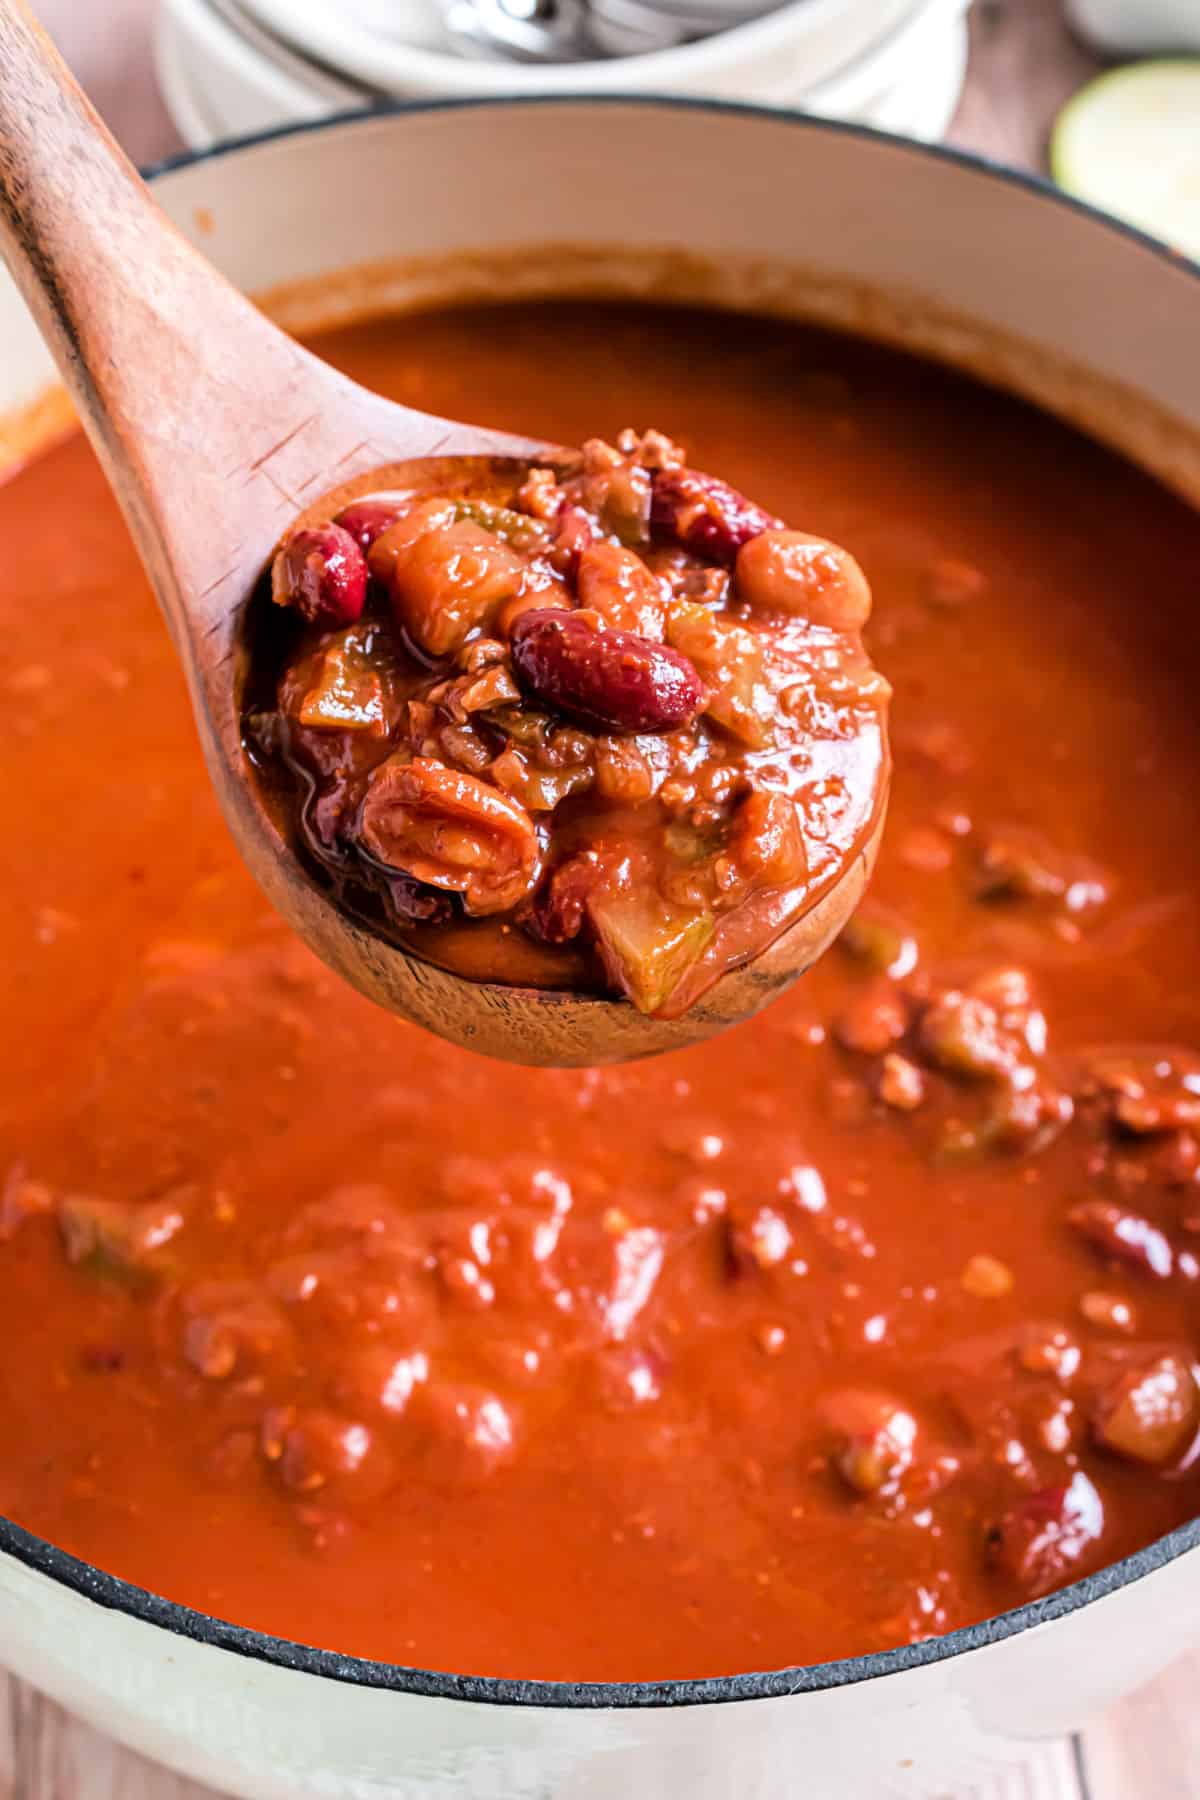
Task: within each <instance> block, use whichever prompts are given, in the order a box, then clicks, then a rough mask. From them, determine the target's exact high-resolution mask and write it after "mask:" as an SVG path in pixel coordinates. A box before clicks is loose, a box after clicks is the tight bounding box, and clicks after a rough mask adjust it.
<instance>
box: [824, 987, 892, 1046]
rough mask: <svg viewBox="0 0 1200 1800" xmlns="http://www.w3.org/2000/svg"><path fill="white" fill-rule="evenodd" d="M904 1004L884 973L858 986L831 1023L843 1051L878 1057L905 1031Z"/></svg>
mask: <svg viewBox="0 0 1200 1800" xmlns="http://www.w3.org/2000/svg"><path fill="white" fill-rule="evenodd" d="M908 1022H909V1012H908V1004H907V1002H906V1000H905V998H904V995H903V994H902V993H901V992H900V990H899V988H897V987H894V986H893V984H892V983H891V982H890V981H889V980H888V979H887V977H886V976H885V975H880V976H876V977H875V979H873V980H872V981H870V982H868V984H867V985H866V987H863V988H860V989H859V990H858V991H857V992H856V993H855V994H854V995H853V996H852V997H851V999H850V1000H849V1001H848V1003H847V1004H846V1005H845V1006H844V1007H843V1008H842V1011H841V1012H840V1013H839V1014H838V1016H837V1018H836V1019H835V1020H834V1022H833V1035H834V1037H835V1038H836V1039H837V1041H838V1043H839V1044H841V1045H842V1046H843V1047H844V1048H845V1049H847V1050H857V1051H859V1052H861V1054H863V1055H864V1056H882V1055H883V1053H884V1051H885V1050H890V1049H891V1048H892V1046H893V1044H897V1043H899V1041H900V1039H901V1038H902V1037H903V1036H904V1034H905V1032H906V1031H907V1030H908Z"/></svg>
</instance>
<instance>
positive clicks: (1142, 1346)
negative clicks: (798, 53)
mask: <svg viewBox="0 0 1200 1800" xmlns="http://www.w3.org/2000/svg"><path fill="white" fill-rule="evenodd" d="M322 347H323V348H324V349H325V351H326V352H327V353H328V354H330V355H331V356H332V357H333V358H334V360H336V361H338V362H340V363H342V364H343V365H344V366H345V367H347V368H348V369H349V370H350V371H351V373H352V374H354V375H356V376H357V377H359V378H360V379H365V380H366V381H368V382H370V383H372V384H374V385H376V386H378V387H380V388H383V389H385V390H388V391H391V392H393V393H395V394H396V395H397V396H398V397H401V398H403V399H407V400H409V401H412V402H414V403H416V404H419V405H422V406H426V407H430V408H434V409H437V410H440V411H443V412H446V413H447V414H450V415H451V416H476V414H479V415H483V416H487V415H490V416H491V418H492V419H493V420H494V422H495V423H496V424H498V425H503V424H506V423H514V422H518V421H519V422H521V423H522V425H524V426H530V425H532V426H533V427H534V428H537V429H540V430H541V431H543V432H544V433H545V435H546V436H547V437H548V438H552V439H555V440H558V441H563V442H571V441H579V440H580V439H582V437H584V436H585V435H586V434H587V433H588V432H589V431H593V430H597V429H598V430H600V431H602V432H604V433H607V434H610V435H611V434H613V433H615V432H617V431H618V430H619V429H620V428H621V427H622V425H623V424H624V423H625V421H626V420H627V419H628V418H630V417H654V418H658V419H662V420H669V421H670V422H671V425H672V427H673V429H676V430H677V431H678V432H679V433H680V435H681V437H685V438H686V439H687V441H688V443H689V444H690V445H691V446H692V449H693V453H694V455H695V457H696V460H697V462H698V463H699V464H700V465H701V466H707V467H713V468H718V469H721V470H722V471H724V472H727V473H728V475H729V477H730V479H731V480H732V481H734V482H736V484H737V486H738V487H739V489H741V490H742V491H743V492H745V493H748V494H752V495H754V496H755V498H756V500H757V501H758V502H759V503H761V504H762V506H763V507H765V508H766V509H767V510H768V511H769V512H770V513H771V514H772V515H775V516H778V517H780V518H789V519H791V518H795V519H804V520H810V519H811V520H819V521H820V528H821V529H822V531H824V532H827V533H828V534H829V536H830V537H832V538H834V539H836V540H837V541H839V542H843V543H846V544H850V545H852V546H853V547H854V549H855V552H856V555H857V556H858V557H859V558H860V559H861V561H862V563H863V565H864V567H866V568H867V569H868V570H869V571H870V574H871V579H872V584H873V588H874V593H875V614H874V617H873V619H872V622H871V624H870V627H869V631H868V643H869V647H870V649H871V652H872V655H873V657H874V659H875V661H876V662H877V664H878V666H879V667H880V668H881V669H882V670H883V672H884V674H885V675H886V677H887V678H888V680H889V681H890V682H891V683H892V685H893V687H894V690H895V702H894V719H895V726H896V729H895V749H896V755H897V771H896V779H895V785H894V791H893V800H892V810H891V818H890V824H889V829H888V833H887V838H886V843H885V847H884V850H883V853H882V857H881V861H880V866H879V870H878V874H877V877H876V880H875V883H874V886H873V889H872V893H871V896H870V898H869V901H868V903H867V904H866V905H865V906H864V908H863V910H862V912H861V913H860V915H859V916H858V918H857V919H856V920H855V922H854V923H853V924H852V926H851V927H850V929H849V930H848V931H847V933H846V934H845V937H844V940H843V941H842V943H841V944H840V945H839V946H837V947H835V949H834V950H833V951H831V952H830V954H829V955H828V956H827V957H826V958H825V959H824V961H823V962H822V963H821V964H820V965H819V966H818V967H817V968H816V969H814V970H813V971H812V972H811V973H810V974H809V975H807V976H806V977H805V979H804V981H803V982H802V983H801V984H800V986H799V987H798V988H797V989H796V990H795V992H794V993H793V994H791V995H790V996H788V997H787V998H786V999H784V1000H782V1001H781V1002H779V1003H778V1004H777V1005H776V1006H774V1007H772V1008H771V1009H770V1010H769V1011H768V1012H767V1013H766V1014H765V1015H763V1016H762V1017H760V1018H759V1019H756V1020H754V1021H753V1022H751V1023H748V1024H747V1025H745V1026H742V1027H740V1028H738V1029H737V1030H735V1031H732V1032H730V1033H728V1034H727V1035H726V1036H725V1037H723V1038H721V1039H719V1040H717V1041H715V1042H713V1043H709V1044H706V1045H705V1046H703V1047H701V1048H697V1049H694V1050H690V1051H687V1052H683V1053H680V1054H678V1055H675V1056H671V1057H667V1058H663V1059H660V1060H659V1061H658V1062H656V1063H651V1064H641V1065H637V1066H635V1067H629V1068H610V1069H604V1070H599V1071H593V1072H587V1071H582V1072H581V1071H554V1072H546V1071H539V1072H537V1073H536V1074H534V1073H532V1072H530V1071H527V1070H522V1069H516V1068H505V1067H500V1066H498V1065H496V1064H493V1063H490V1062H485V1061H483V1060H482V1059H477V1058H473V1057H472V1056H470V1055H468V1054H466V1053H464V1052H461V1051H457V1050H454V1049H451V1048H449V1047H448V1046H446V1045H445V1044H442V1043H438V1042H434V1041H433V1040H432V1039H430V1038H428V1037H426V1036H423V1035H422V1034H420V1033H419V1032H417V1031H415V1030H411V1029H408V1028H406V1027H403V1026H401V1025H399V1024H398V1023H396V1022H395V1021H394V1020H392V1019H390V1018H389V1017H387V1016H386V1015H384V1014H383V1013H381V1012H378V1011H376V1010H375V1009H374V1008H372V1007H371V1006H370V1005H368V1004H367V1003H366V1002H365V1001H363V1000H360V999H359V998H358V997H356V996H355V995H354V994H353V993H351V992H349V991H348V990H347V989H345V988H344V987H342V986H341V985H340V984H339V983H338V982H337V980H336V978H335V977H334V976H332V975H331V974H330V973H329V972H328V971H326V970H325V969H324V968H322V967H321V966H319V965H318V964H317V963H316V962H315V961H314V960H313V959H312V958H311V956H309V955H308V953H307V952H306V951H305V950H304V949H303V948H302V947H301V946H300V945H299V944H298V942H297V941H296V940H294V939H293V938H292V937H290V936H289V934H288V933H287V931H286V929H285V928H284V927H283V926H282V924H281V923H280V921H279V920H278V919H277V918H276V917H275V915H274V914H273V913H272V912H271V911H270V909H269V908H268V907H267V905H266V903H265V902H264V901H263V900H262V899H261V898H260V896H259V895H258V893H257V891H256V890H255V889H254V888H253V886H252V884H251V882H250V880H249V878H248V877H247V876H246V874H245V873H244V871H243V870H242V868H241V866H240V864H239V863H238V861H237V858H236V854H235V852H234V850H233V848H232V846H231V845H230V843H229V842H228V839H227V837H226V834H225V830H224V827H223V825H222V823H221V821H220V818H219V816H218V814H217V810H216V806H215V803H214V802H213V800H212V797H211V794H210V792H209V789H208V786H207V783H206V780H205V776H204V772H203V769H202V766H201V761H200V757H199V753H198V751H197V749H196V747H195V745H194V743H193V741H192V731H191V726H190V723H189V720H188V716H187V708H186V705H185V703H184V696H183V694H182V692H181V691H180V683H179V678H178V675H177V672H176V670H175V668H174V666H173V661H172V658H171V654H170V650H169V647H168V645H167V642H166V639H165V634H164V633H163V631H162V628H161V625H160V623H159V621H158V619H157V617H156V615H155V613H154V609H153V605H152V601H151V598H150V596H149V593H148V591H147V589H146V586H145V583H144V580H143V578H142V576H141V573H140V571H139V569H138V567H137V564H136V560H135V558H134V555H133V552H132V550H131V548H130V546H129V544H128V541H127V539H126V537H125V535H124V532H123V530H122V528H121V525H120V522H119V520H118V518H117V515H116V511H115V508H114V506H113V504H112V502H111V500H110V498H109V495H108V493H107V490H106V488H105V486H104V483H103V480H102V478H101V476H100V474H99V473H98V471H97V469H96V468H95V466H94V464H93V463H92V461H91V459H90V457H89V455H88V453H87V452H86V450H85V449H84V447H83V446H82V444H81V443H79V442H73V443H71V444H68V445H67V446H65V447H64V448H61V449H59V450H57V451H55V452H53V453H52V454H51V455H48V456H46V457H44V458H42V459H41V460H40V461H38V462H36V463H35V464H33V465H32V466H31V467H29V468H28V469H26V470H25V471H24V472H23V473H21V474H19V475H17V476H16V477H15V478H14V479H13V480H12V481H11V482H10V483H9V485H8V486H7V487H6V488H4V489H3V490H2V491H0V526H2V528H3V530H4V532H5V533H6V537H7V541H8V542H9V544H10V545H15V546H17V547H19V551H20V554H19V555H12V556H10V557H8V558H7V559H5V562H4V564H3V566H2V567H0V617H2V618H3V620H4V629H5V651H4V659H3V664H2V666H0V691H2V692H3V695H4V716H5V722H6V727H7V729H6V732H5V735H4V740H3V743H2V745H0V770H2V771H3V772H2V775H0V781H2V784H3V791H4V794H5V799H6V803H7V807H8V819H9V829H8V831H7V832H6V834H5V839H4V845H3V849H2V851H0V858H2V861H3V869H4V889H5V893H6V897H7V905H6V909H5V915H4V921H3V928H2V929H3V933H4V940H3V966H4V968H5V971H6V1009H5V1018H6V1023H7V1026H8V1029H7V1031H6V1032H5V1034H4V1038H3V1041H2V1043H0V1305H2V1306H3V1308H4V1312H5V1317H6V1320H7V1322H8V1328H7V1330H6V1332H5V1334H4V1338H3V1342H2V1343H0V1442H2V1443H3V1451H2V1452H0V1508H2V1509H3V1510H4V1511H5V1512H6V1513H8V1514H11V1515H12V1516H13V1517H15V1518H17V1519H18V1520H19V1521H20V1522H21V1523H23V1524H25V1525H27V1526H29V1527H31V1528H32V1529H34V1530H36V1531H38V1532H41V1533H42V1534H44V1535H45V1536H47V1537H49V1538H51V1539H53V1540H54V1541H55V1542H58V1543H61V1544H63V1545H65V1546H66V1547H67V1548H68V1549H70V1550H72V1551H74V1552H76V1553H77V1554H79V1555H82V1556H84V1557H87V1558H89V1559H90V1560H92V1561H94V1562H96V1563H99V1564H100V1565H102V1566H104V1567H107V1568H110V1569H113V1570H115V1571H117V1572H118V1573H120V1574H122V1575H126V1576H129V1577H131V1578H133V1579H134V1580H136V1581H139V1582H142V1583H144V1584H145V1585H147V1586H149V1587H151V1588H153V1589H156V1590H158V1591H160V1592H162V1593H165V1594H168V1595H170V1596H172V1597H173V1598H176V1599H179V1600H182V1601H187V1602H190V1603H192V1604H193V1605H196V1606H199V1607H202V1608H204V1609H206V1610H208V1611H211V1612H214V1613H217V1614H219V1615H223V1616H225V1617H227V1618H232V1619H235V1620H237V1621H239V1622H242V1623H245V1624H249V1625H255V1626H259V1627H263V1628H265V1629H268V1630H272V1631H276V1632H280V1633H284V1634H286V1635H290V1636H293V1637H296V1638H299V1639H302V1640H305V1641H308V1642H310V1643H316V1644H322V1645H328V1646H332V1647H334V1648H337V1649H340V1650H344V1651H357V1652H361V1653H364V1654H367V1655H372V1656H378V1657H386V1658H392V1659H395V1660H398V1661H402V1662H407V1663H415V1664H421V1665H424V1666H432V1667H441V1668H446V1669H457V1670H469V1671H471V1672H474V1673H479V1674H506V1675H535V1676H549V1677H553V1676H558V1677H597V1678H600V1677H609V1678H627V1679H632V1678H637V1677H647V1678H654V1677H667V1676H688V1675H702V1674H712V1673H727V1672H732V1671H735V1670H743V1669H749V1668H763V1667H770V1666H780V1665H784V1664H788V1663H796V1662H805V1661H816V1660H821V1659H824V1658H827V1657H834V1656H842V1655H847V1654H852V1653H856V1652H860V1651H866V1650H873V1649H878V1648H881V1647H884V1646H887V1645H892V1644H898V1643H904V1642H908V1641H912V1640H914V1639H918V1638H921V1637H925V1636H928V1635H930V1634H933V1633H937V1632H940V1631H944V1630H946V1629H949V1628H951V1627H953V1626H956V1625H960V1624H963V1623H965V1622H967V1621H969V1620H973V1619H978V1618H980V1617H983V1616H985V1615H987V1614H989V1613H993V1612H997V1611H1000V1610H1003V1609H1005V1608H1007V1607H1011V1606H1013V1605H1016V1604H1018V1603H1019V1602H1021V1601H1023V1600H1025V1599H1027V1598H1029V1597H1030V1596H1032V1595H1036V1594H1041V1593H1045V1592H1046V1591H1048V1590H1049V1589H1051V1588H1053V1587H1054V1586H1056V1585H1058V1584H1061V1583H1063V1582H1065V1581H1069V1580H1071V1579H1073V1578H1074V1577H1075V1576H1077V1575H1079V1574H1081V1573H1083V1572H1085V1571H1087V1570H1090V1569H1093V1568H1095V1567H1097V1566H1099V1565H1101V1564H1103V1563H1105V1562H1107V1561H1111V1560H1113V1559H1115V1558H1117V1557H1119V1556H1122V1555H1124V1554H1126V1553H1127V1552H1129V1551H1131V1550H1132V1549H1134V1548H1136V1547H1137V1546H1139V1545H1141V1544H1144V1543H1146V1542H1148V1541H1149V1540H1151V1539H1152V1538H1154V1537H1156V1536H1158V1535H1159V1534H1160V1533H1162V1532H1163V1531H1166V1530H1167V1529H1169V1528H1170V1527H1172V1526H1174V1525H1176V1524H1178V1523H1179V1522H1180V1521H1182V1520H1184V1519H1186V1518H1188V1517H1190V1516H1191V1515H1192V1514H1193V1513H1194V1511H1195V1509H1196V1504H1197V1498H1198V1480H1200V1474H1198V1472H1197V1465H1196V1464H1195V1462H1194V1461H1193V1458H1194V1454H1195V1446H1196V1440H1197V1431H1198V1427H1200V1390H1198V1388H1197V1385H1196V1381H1197V1378H1196V1368H1195V1365H1196V1361H1197V1353H1198V1350H1200V1326H1198V1323H1197V1320H1198V1316H1200V1315H1198V1313H1197V1298H1198V1294H1200V1288H1198V1278H1200V1054H1198V1052H1200V983H1198V981H1197V975H1198V972H1200V843H1198V842H1197V838H1196V833H1195V830H1194V818H1193V811H1194V793H1195V786H1196V781H1197V775H1198V772H1200V741H1198V739H1197V733H1196V727H1195V719H1194V706H1193V695H1194V690H1195V682H1196V675H1197V669H1196V666H1195V665H1196V662H1197V659H1198V656H1200V649H1198V646H1197V642H1196V636H1195V628H1194V621H1193V618H1192V611H1193V608H1192V597H1193V593H1194V587H1195V571H1196V568H1197V566H1198V564H1200V521H1197V519H1196V518H1195V516H1194V515H1192V514H1191V513H1189V512H1188V511H1187V510H1186V509H1185V508H1184V507H1183V506H1182V505H1180V504H1178V503H1177V502H1175V501H1173V500H1171V499H1169V498H1168V497H1167V496H1166V495H1165V494H1164V493H1162V492H1161V491H1160V490H1158V489H1157V488H1156V487H1154V485H1153V484H1152V483H1150V482H1149V481H1147V480H1145V479H1144V478H1142V477H1141V476H1140V475H1138V474H1137V473H1136V472H1134V471H1133V470H1131V469H1130V468H1128V467H1127V466H1125V465H1124V464H1122V463H1121V462H1119V461H1118V460H1116V459H1115V458H1113V457H1112V456H1110V455H1108V454H1106V453H1104V452H1102V451H1101V450H1099V449H1097V448H1096V447H1094V446H1092V445H1090V444H1088V443H1086V442H1084V441H1082V440H1081V439H1079V438H1077V437H1075V436H1073V435H1072V434H1070V433H1069V432H1067V431H1065V430H1063V429H1061V428H1059V427H1058V426H1056V425H1054V424H1053V423H1051V422H1049V421H1047V420H1046V419H1044V418H1042V417H1040V416H1038V415H1037V414H1036V413H1034V412H1032V411H1031V410H1029V409H1027V408H1025V407H1023V406H1021V405H1019V404H1017V403H1015V402H1013V401H1011V400H1008V399H1005V398H1003V397H1000V396H998V395H996V394H994V393H991V392H987V391H985V390H983V389H980V388H977V387H974V386H972V385H970V384H969V383H967V382H965V381H962V380H960V379H957V378H955V377H953V376H951V375H948V374H945V373H943V372H940V371H938V370H936V369H933V368H931V367H928V366H925V365H923V364H920V363H917V362H912V361H908V360H906V359H904V358H902V357H899V356H897V355H894V354H892V353H889V352H886V351H883V350H879V349H874V348H870V347H867V346H864V345H859V344H855V343H853V342H849V341H843V340H840V339H836V338H832V337H828V336H824V335H821V334H819V333H815V332H810V331H806V330H801V329H799V328H794V327H789V326H786V325H783V324H770V323H765V322H763V321H758V320H756V321H749V320H744V319H737V318H727V317H717V316H712V315H706V314H703V313H697V312H672V311H669V310H663V311H657V310H653V309H640V308H637V307H621V306H615V305H614V306H600V305H597V306H588V305H561V306H532V305H531V306H521V307H514V308H512V309H504V308H501V309H496V310H493V311H490V312H489V311H483V312H480V311H474V312H461V313H445V314H435V315H431V316H429V317H427V318H416V319H410V320H405V321H397V322H382V323H378V324H372V325H364V326H362V327H358V328H355V329H352V330H349V331H346V332H342V333H339V334H337V335H333V336H330V337H328V338H326V339H325V340H323V346H322Z"/></svg>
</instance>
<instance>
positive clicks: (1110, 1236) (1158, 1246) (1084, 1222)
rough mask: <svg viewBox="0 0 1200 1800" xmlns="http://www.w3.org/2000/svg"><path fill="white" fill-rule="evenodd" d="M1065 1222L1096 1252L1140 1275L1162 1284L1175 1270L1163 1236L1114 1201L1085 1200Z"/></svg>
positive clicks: (1166, 1240)
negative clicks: (1154, 1278) (1137, 1270)
mask: <svg viewBox="0 0 1200 1800" xmlns="http://www.w3.org/2000/svg"><path fill="white" fill-rule="evenodd" d="M1067 1222H1068V1224H1070V1225H1072V1226H1073V1227H1074V1229H1075V1230H1076V1231H1077V1232H1078V1233H1079V1235H1080V1236H1081V1237H1083V1238H1086V1240H1087V1242H1088V1243H1089V1244H1094V1245H1095V1247H1096V1249H1097V1250H1102V1251H1103V1252H1104V1254H1105V1255H1106V1256H1111V1257H1112V1258H1113V1259H1114V1261H1116V1262H1122V1263H1127V1264H1128V1265H1129V1267H1130V1268H1133V1269H1140V1270H1141V1271H1142V1273H1143V1274H1146V1275H1154V1276H1156V1277H1157V1278H1158V1280H1160V1281H1165V1280H1166V1279H1167V1277H1168V1276H1169V1275H1170V1274H1171V1273H1172V1271H1173V1269H1174V1267H1175V1254H1174V1252H1173V1250H1172V1249H1171V1245H1170V1242H1169V1241H1168V1239H1167V1238H1166V1236H1165V1235H1164V1234H1163V1232H1161V1231H1159V1229H1158V1227H1157V1226H1156V1225H1152V1224H1151V1223H1150V1221H1149V1219H1143V1218H1142V1217H1141V1215H1140V1214H1139V1213H1133V1212H1127V1211H1126V1210H1125V1208H1124V1207H1123V1206H1118V1205H1117V1204H1116V1203H1115V1201H1112V1200H1084V1201H1083V1202H1082V1203H1081V1204H1080V1205H1079V1206H1074V1207H1072V1208H1071V1211H1070V1212H1069V1213H1068V1214H1067Z"/></svg>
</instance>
